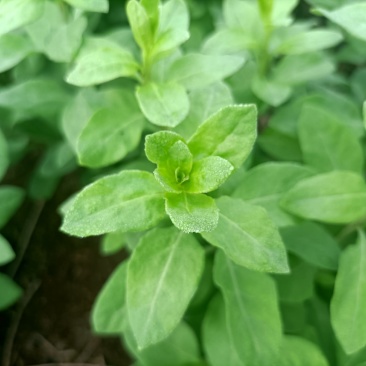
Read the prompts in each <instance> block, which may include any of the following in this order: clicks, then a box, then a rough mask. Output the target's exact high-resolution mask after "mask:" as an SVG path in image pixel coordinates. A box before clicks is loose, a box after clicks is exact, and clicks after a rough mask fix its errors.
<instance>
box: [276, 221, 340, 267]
mask: <svg viewBox="0 0 366 366" xmlns="http://www.w3.org/2000/svg"><path fill="white" fill-rule="evenodd" d="M281 236H282V238H283V241H284V243H285V245H286V248H287V249H288V250H289V251H290V252H292V253H294V254H296V255H298V256H299V257H300V258H303V259H304V260H305V261H307V262H308V263H310V264H313V265H314V266H317V267H319V268H325V269H330V270H336V269H337V268H338V258H339V254H340V249H339V247H338V244H337V242H336V241H335V240H334V239H333V237H332V236H331V235H330V234H329V233H328V232H327V231H326V230H324V229H323V228H322V227H321V226H320V225H317V224H314V223H312V222H306V223H303V224H300V225H297V226H289V227H285V228H283V229H282V230H281Z"/></svg>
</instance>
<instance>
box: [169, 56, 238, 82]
mask: <svg viewBox="0 0 366 366" xmlns="http://www.w3.org/2000/svg"><path fill="white" fill-rule="evenodd" d="M243 63H244V59H243V58H242V57H239V56H220V55H201V54H188V55H185V56H183V57H181V58H179V59H178V60H177V61H175V62H174V63H173V64H172V66H171V67H170V69H169V72H168V80H171V81H175V82H177V83H179V84H182V85H183V86H185V87H186V88H187V89H196V88H203V87H206V86H207V85H209V84H212V83H214V82H217V81H220V80H222V79H225V78H226V77H228V76H229V75H231V74H234V73H235V72H236V71H238V70H239V69H240V67H241V66H242V65H243Z"/></svg>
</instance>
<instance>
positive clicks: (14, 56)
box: [0, 34, 33, 72]
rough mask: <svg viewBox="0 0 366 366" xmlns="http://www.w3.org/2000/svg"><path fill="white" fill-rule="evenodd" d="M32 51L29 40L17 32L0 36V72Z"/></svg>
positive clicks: (9, 67) (12, 65)
mask: <svg viewBox="0 0 366 366" xmlns="http://www.w3.org/2000/svg"><path fill="white" fill-rule="evenodd" d="M32 51H33V47H32V45H31V44H30V42H29V41H28V40H27V39H26V38H25V37H23V36H21V35H19V34H6V35H4V36H1V37H0V54H1V58H0V72H4V71H6V70H9V69H11V68H12V67H14V66H15V65H17V64H18V63H19V62H20V61H22V60H23V59H24V58H25V57H27V56H28V55H29V54H30V53H31V52H32Z"/></svg>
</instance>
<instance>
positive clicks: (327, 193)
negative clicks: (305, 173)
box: [281, 171, 366, 224]
mask: <svg viewBox="0 0 366 366" xmlns="http://www.w3.org/2000/svg"><path fill="white" fill-rule="evenodd" d="M281 205H282V207H283V208H284V209H286V210H287V211H289V212H291V213H293V214H295V215H298V216H300V217H303V218H307V219H313V220H319V221H323V222H327V223H333V224H347V223H350V222H353V221H357V220H359V219H361V218H363V217H366V185H365V182H364V180H363V178H362V177H361V176H360V175H357V174H355V173H351V172H345V171H334V172H330V173H325V174H320V175H316V176H314V177H311V178H308V179H304V180H302V181H300V182H298V183H297V184H296V185H295V186H294V187H293V188H291V189H290V190H289V191H288V192H287V193H286V194H285V195H284V197H283V199H282V201H281Z"/></svg>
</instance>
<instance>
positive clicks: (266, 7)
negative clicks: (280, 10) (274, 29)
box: [258, 0, 274, 24]
mask: <svg viewBox="0 0 366 366" xmlns="http://www.w3.org/2000/svg"><path fill="white" fill-rule="evenodd" d="M258 5H259V10H260V12H261V16H262V19H263V22H264V24H270V22H271V15H272V10H273V5H274V0H258Z"/></svg>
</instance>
